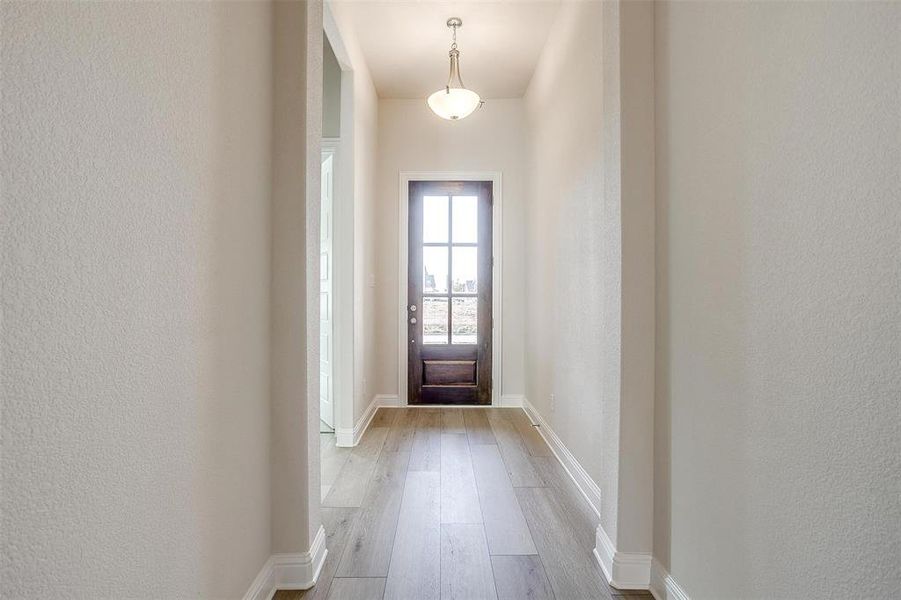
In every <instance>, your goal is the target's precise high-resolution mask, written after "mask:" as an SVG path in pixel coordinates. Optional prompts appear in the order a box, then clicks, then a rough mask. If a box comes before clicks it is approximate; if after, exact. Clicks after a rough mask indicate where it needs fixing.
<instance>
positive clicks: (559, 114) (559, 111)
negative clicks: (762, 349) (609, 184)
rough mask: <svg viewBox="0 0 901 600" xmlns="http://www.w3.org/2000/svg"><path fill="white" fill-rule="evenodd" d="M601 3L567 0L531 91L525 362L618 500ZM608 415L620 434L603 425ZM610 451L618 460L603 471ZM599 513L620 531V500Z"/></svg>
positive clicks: (535, 394) (556, 416)
mask: <svg viewBox="0 0 901 600" xmlns="http://www.w3.org/2000/svg"><path fill="white" fill-rule="evenodd" d="M602 10H603V7H602V5H601V3H599V2H584V3H565V4H563V5H562V6H561V8H560V11H559V12H558V16H557V22H556V23H555V25H554V28H553V29H552V30H551V33H550V35H549V36H548V41H547V44H546V45H545V48H544V50H543V51H542V54H541V59H540V61H539V63H538V66H537V68H536V71H535V75H534V76H533V78H532V82H531V83H530V84H529V89H528V92H527V94H526V98H525V100H526V106H527V109H528V111H527V112H528V125H529V128H528V132H529V133H528V140H529V149H530V157H529V160H528V166H527V169H526V172H527V174H528V182H527V186H528V190H529V193H528V196H527V199H528V203H527V213H526V231H527V235H526V238H525V239H526V243H525V250H526V251H525V262H526V264H527V265H528V270H527V274H526V296H525V297H526V317H525V323H526V324H527V327H526V352H525V355H526V359H525V370H526V396H527V397H528V399H529V401H530V402H531V403H532V404H533V405H534V406H535V408H537V409H538V411H540V412H541V414H542V415H543V416H544V418H545V419H546V420H547V421H548V423H549V424H550V425H551V427H552V428H553V429H554V431H555V432H556V433H557V434H558V435H559V436H560V437H561V439H562V440H563V442H564V443H565V444H566V446H567V447H568V448H569V449H570V451H571V452H572V453H573V454H574V455H575V457H576V459H578V461H579V462H580V463H581V464H582V466H583V467H584V468H585V469H586V471H587V472H588V474H589V475H590V476H591V477H592V478H593V479H594V480H595V481H596V482H597V483H598V485H599V486H600V487H601V490H602V493H603V496H604V497H606V498H613V497H615V495H616V468H615V465H616V463H615V459H616V457H617V452H618V447H617V437H616V436H617V431H618V429H617V427H618V422H619V416H618V401H617V402H616V403H612V402H611V403H606V409H605V405H604V403H603V402H602V389H603V387H604V385H605V384H606V385H607V386H608V387H609V386H611V385H613V384H614V383H615V384H617V385H616V386H615V387H616V393H615V394H611V397H618V381H616V380H615V378H616V377H617V374H618V371H619V369H618V363H616V364H612V365H611V364H609V363H610V361H609V360H608V359H607V358H606V357H607V356H608V355H610V354H611V352H610V348H611V347H615V346H618V340H619V333H618V330H617V327H616V326H614V327H613V330H610V331H609V332H608V330H607V328H608V327H610V326H611V324H610V323H608V322H607V320H606V319H605V311H607V304H609V303H610V301H611V300H610V297H611V296H612V297H614V298H615V297H618V294H619V289H618V288H616V289H613V290H610V289H608V288H609V287H610V280H611V278H612V276H613V274H614V273H616V272H618V270H619V256H618V253H617V252H618V250H617V248H616V245H617V244H616V243H615V242H618V238H616V237H615V236H614V234H615V233H616V232H615V231H611V228H610V227H609V226H608V225H607V224H610V223H614V224H615V223H618V219H619V217H618V214H616V215H612V216H611V215H610V214H609V212H610V211H611V210H616V211H618V209H616V207H614V206H608V205H606V204H605V203H604V199H605V197H607V196H605V194H604V183H605V181H604V173H603V165H602V159H603V156H602V148H604V147H605V144H604V143H603V133H604V131H603V124H604V123H603V112H604V109H605V106H604V103H603V102H604V101H606V100H607V96H606V95H604V89H603V70H602V68H601V65H602V46H601V44H600V40H599V37H600V36H599V35H598V32H599V31H600V30H601V23H602ZM608 196H609V194H608ZM617 235H618V234H617ZM614 308H617V307H614ZM608 312H609V311H608ZM605 332H606V333H609V335H607V334H605ZM605 375H606V377H605ZM551 394H554V396H555V402H554V406H553V407H552V406H551V402H550V395H551ZM611 410H612V411H614V412H613V413H611V412H610V411H611ZM605 423H608V424H610V425H611V427H612V430H609V429H608V430H605V431H603V432H602V431H601V426H602V425H603V424H605ZM605 457H607V458H609V459H613V461H614V462H613V464H612V465H609V466H607V467H606V468H605V467H604V466H603V462H604V460H605ZM602 513H604V514H602V522H603V523H604V525H605V528H606V529H607V530H608V531H612V530H613V529H614V527H615V505H614V503H607V504H605V505H604V506H603V507H602Z"/></svg>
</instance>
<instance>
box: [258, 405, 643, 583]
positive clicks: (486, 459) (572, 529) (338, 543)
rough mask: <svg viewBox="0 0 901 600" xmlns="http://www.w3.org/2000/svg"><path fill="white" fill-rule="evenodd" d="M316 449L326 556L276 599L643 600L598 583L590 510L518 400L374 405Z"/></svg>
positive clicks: (325, 436)
mask: <svg viewBox="0 0 901 600" xmlns="http://www.w3.org/2000/svg"><path fill="white" fill-rule="evenodd" d="M320 448H321V451H322V506H323V508H322V520H323V525H324V526H325V531H326V534H327V542H326V544H327V547H328V549H329V554H328V557H327V558H326V561H325V566H324V567H323V569H322V573H321V574H320V577H319V582H318V583H317V584H316V587H314V588H313V589H311V590H306V591H302V592H298V591H279V592H278V593H276V595H275V600H300V599H301V598H302V599H303V600H311V599H314V598H315V599H322V600H382V599H384V600H389V599H391V600H479V599H486V600H520V599H522V600H525V599H530V600H546V599H556V600H626V599H627V598H628V599H630V600H631V599H638V598H641V599H650V598H651V595H650V594H648V593H646V592H622V591H619V590H616V589H614V588H611V587H609V586H608V585H607V584H606V582H605V581H604V577H603V574H602V573H601V571H600V569H599V568H598V566H597V564H596V563H595V561H594V558H593V556H592V549H593V547H594V530H595V526H596V525H597V521H596V517H595V515H594V512H593V511H592V509H591V507H590V506H589V505H588V503H587V502H586V501H585V499H584V498H583V497H582V495H581V493H580V492H579V490H578V488H576V486H575V484H574V483H573V482H572V480H571V479H570V478H569V476H568V475H567V474H566V471H564V470H563V467H562V466H561V465H560V464H559V463H558V462H557V459H556V458H554V456H553V454H552V453H551V451H550V448H548V447H547V445H546V444H545V443H544V440H543V439H542V438H541V436H540V435H539V434H538V433H537V432H536V431H535V429H534V428H533V427H532V424H531V423H530V422H529V420H528V418H527V417H526V415H525V413H524V412H522V411H521V410H520V409H513V408H509V409H506V408H465V409H459V408H381V409H379V411H378V413H376V416H375V417H374V418H373V420H372V423H371V424H370V427H369V429H368V430H367V431H366V434H365V435H364V436H363V439H362V440H361V442H360V444H359V445H358V446H357V447H356V448H338V447H337V446H336V445H335V437H334V434H322V440H321V445H320Z"/></svg>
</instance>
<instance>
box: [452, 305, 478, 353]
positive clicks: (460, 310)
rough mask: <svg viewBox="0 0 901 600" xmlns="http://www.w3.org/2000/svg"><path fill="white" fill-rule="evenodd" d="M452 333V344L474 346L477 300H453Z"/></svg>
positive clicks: (476, 325) (476, 324)
mask: <svg viewBox="0 0 901 600" xmlns="http://www.w3.org/2000/svg"><path fill="white" fill-rule="evenodd" d="M453 303H454V304H453V310H454V315H453V317H454V318H453V322H454V331H453V335H452V336H451V338H452V339H451V343H452V344H475V343H476V331H477V328H478V322H479V319H478V309H479V306H478V298H454V299H453Z"/></svg>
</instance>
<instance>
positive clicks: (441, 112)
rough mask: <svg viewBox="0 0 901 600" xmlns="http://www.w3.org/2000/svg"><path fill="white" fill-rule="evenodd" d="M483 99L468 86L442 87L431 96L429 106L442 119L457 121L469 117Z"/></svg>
mask: <svg viewBox="0 0 901 600" xmlns="http://www.w3.org/2000/svg"><path fill="white" fill-rule="evenodd" d="M481 101H482V99H481V98H479V95H478V94H476V93H475V92H473V91H472V90H467V89H466V88H450V89H447V88H442V89H440V90H438V91H437V92H435V93H434V94H432V95H431V96H429V108H431V109H432V112H434V113H435V114H436V115H438V116H439V117H441V118H442V119H447V120H449V121H456V120H457V119H462V118H464V117H468V116H469V115H470V114H471V113H472V111H474V110H475V109H477V108H478V107H479V102H481Z"/></svg>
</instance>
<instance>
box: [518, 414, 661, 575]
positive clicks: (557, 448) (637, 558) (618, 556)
mask: <svg viewBox="0 0 901 600" xmlns="http://www.w3.org/2000/svg"><path fill="white" fill-rule="evenodd" d="M522 405H523V410H524V411H525V413H526V415H528V417H529V419H530V420H531V421H532V423H536V424H537V425H538V427H537V429H538V433H540V434H541V437H543V438H544V441H545V442H547V445H548V446H550V448H551V451H552V452H553V453H554V456H556V457H557V460H558V461H559V462H560V464H561V465H563V468H564V469H565V470H566V472H567V473H568V474H569V476H570V478H571V479H572V480H573V482H574V483H575V484H576V487H577V488H579V491H581V492H582V495H583V496H584V497H585V499H586V500H587V501H588V504H590V505H591V508H592V509H594V512H595V514H597V515H598V518H600V514H601V511H600V509H601V489H600V488H599V487H598V484H596V483H595V482H594V480H593V479H592V478H591V477H590V476H589V475H588V472H587V471H586V470H585V469H584V468H583V467H582V465H581V464H579V461H578V460H576V457H575V456H573V454H572V452H570V451H569V449H568V448H567V447H566V445H565V444H564V443H563V441H562V440H561V439H560V437H559V436H558V435H557V434H556V433H555V432H554V430H553V429H551V426H550V425H548V423H547V421H545V420H544V417H542V416H541V413H539V412H538V411H537V410H536V409H535V407H534V406H532V403H531V402H529V399H528V398H523V399H522ZM595 539H596V547H595V549H594V556H595V558H596V559H597V561H598V564H600V566H601V570H602V571H603V572H604V576H605V577H606V578H607V582H608V583H609V584H610V585H612V586H613V587H615V588H619V589H624V590H646V589H648V588H649V587H650V584H651V562H652V557H651V555H650V554H645V553H638V552H633V553H629V552H617V550H616V548H615V547H614V545H613V543H612V542H611V541H610V538H609V536H607V533H606V532H605V531H604V530H603V528H602V527H601V526H600V525H598V527H597V530H596V531H595Z"/></svg>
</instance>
